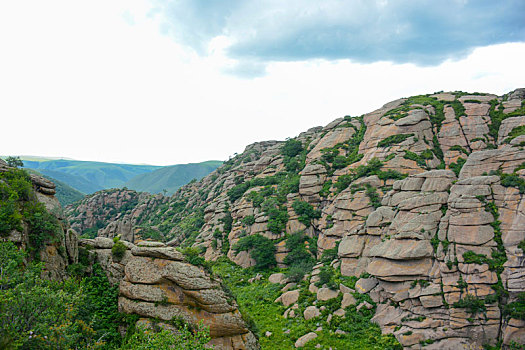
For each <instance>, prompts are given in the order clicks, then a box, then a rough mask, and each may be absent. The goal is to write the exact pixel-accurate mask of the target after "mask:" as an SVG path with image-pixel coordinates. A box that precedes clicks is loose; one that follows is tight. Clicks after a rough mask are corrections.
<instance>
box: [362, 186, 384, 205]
mask: <svg viewBox="0 0 525 350" xmlns="http://www.w3.org/2000/svg"><path fill="white" fill-rule="evenodd" d="M365 193H366V195H367V197H368V198H369V199H370V204H372V206H373V207H374V208H375V209H377V208H379V207H380V206H381V199H379V195H378V194H377V191H376V188H375V187H373V186H370V185H369V184H366V192H365Z"/></svg>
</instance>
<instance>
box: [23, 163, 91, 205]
mask: <svg viewBox="0 0 525 350" xmlns="http://www.w3.org/2000/svg"><path fill="white" fill-rule="evenodd" d="M27 170H28V172H29V173H31V174H36V175H39V176H42V177H43V178H45V179H48V180H49V181H51V182H53V183H54V184H55V186H56V187H55V191H56V193H55V197H56V198H57V199H58V201H59V202H60V205H62V206H63V207H65V206H66V205H69V204H72V203H74V202H76V201H79V200H81V199H82V198H84V196H85V195H86V194H85V193H82V192H80V191H78V190H76V189H74V188H73V187H71V186H69V185H68V184H66V183H65V182H62V181H59V180H57V179H55V178H53V177H51V176H48V175H44V174H41V173H39V172H38V171H36V170H33V169H27ZM59 174H60V173H59Z"/></svg>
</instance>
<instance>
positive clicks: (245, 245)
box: [233, 234, 277, 270]
mask: <svg viewBox="0 0 525 350" xmlns="http://www.w3.org/2000/svg"><path fill="white" fill-rule="evenodd" d="M233 250H235V251H236V252H239V251H248V252H250V256H251V257H252V259H253V260H255V264H256V265H255V267H256V268H257V269H259V270H264V269H268V268H270V267H273V266H275V265H276V264H277V262H276V261H275V246H274V244H273V242H272V240H271V239H268V238H266V237H264V236H261V235H259V234H256V235H253V236H247V237H243V238H241V239H240V240H239V241H238V242H237V244H235V246H234V247H233Z"/></svg>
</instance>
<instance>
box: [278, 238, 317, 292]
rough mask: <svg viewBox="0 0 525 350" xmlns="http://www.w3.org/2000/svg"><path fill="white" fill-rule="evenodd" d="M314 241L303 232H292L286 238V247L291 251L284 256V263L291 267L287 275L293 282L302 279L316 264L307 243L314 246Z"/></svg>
mask: <svg viewBox="0 0 525 350" xmlns="http://www.w3.org/2000/svg"><path fill="white" fill-rule="evenodd" d="M313 243H314V242H312V239H311V238H309V237H307V236H305V235H304V233H302V232H298V233H294V234H291V235H289V236H288V238H287V239H286V248H287V249H288V250H289V251H290V252H289V253H288V255H286V257H285V258H284V263H285V264H286V265H288V266H289V267H290V269H289V271H288V273H287V275H288V278H289V279H290V280H291V281H292V282H298V281H300V280H301V279H302V278H303V276H304V275H305V274H306V273H308V272H309V271H310V270H311V269H312V266H314V264H315V259H314V257H313V256H312V254H311V253H310V252H309V251H308V250H307V244H308V246H312V245H313Z"/></svg>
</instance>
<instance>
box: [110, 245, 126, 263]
mask: <svg viewBox="0 0 525 350" xmlns="http://www.w3.org/2000/svg"><path fill="white" fill-rule="evenodd" d="M126 250H127V248H126V246H125V245H124V243H122V241H120V240H118V241H116V242H115V244H113V247H111V255H112V256H113V259H115V261H120V260H122V258H123V257H124V254H125V253H126Z"/></svg>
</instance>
